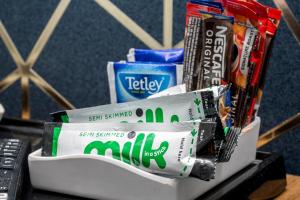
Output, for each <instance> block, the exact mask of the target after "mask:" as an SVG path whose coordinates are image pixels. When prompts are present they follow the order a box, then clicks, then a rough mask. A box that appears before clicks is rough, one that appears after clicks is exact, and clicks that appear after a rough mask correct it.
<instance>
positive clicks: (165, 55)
mask: <svg viewBox="0 0 300 200" xmlns="http://www.w3.org/2000/svg"><path fill="white" fill-rule="evenodd" d="M183 57H184V50H183V48H177V49H162V50H153V49H134V48H131V49H129V52H128V54H127V61H128V62H152V63H154V62H155V63H183Z"/></svg>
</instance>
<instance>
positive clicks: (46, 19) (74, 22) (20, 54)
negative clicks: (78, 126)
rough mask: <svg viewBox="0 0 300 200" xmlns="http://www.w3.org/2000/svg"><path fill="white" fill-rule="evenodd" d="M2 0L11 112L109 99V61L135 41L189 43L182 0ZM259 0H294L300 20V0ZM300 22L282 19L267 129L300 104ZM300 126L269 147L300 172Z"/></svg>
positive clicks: (2, 88) (1, 96)
mask: <svg viewBox="0 0 300 200" xmlns="http://www.w3.org/2000/svg"><path fill="white" fill-rule="evenodd" d="M0 2H1V4H0V20H1V24H0V33H1V36H2V38H1V39H0V80H2V81H0V102H1V103H2V104H3V106H4V107H5V110H6V114H5V115H6V116H9V117H23V118H27V119H36V120H48V119H49V113H50V112H54V111H57V110H61V109H64V108H80V107H87V106H95V105H101V104H107V103H109V102H110V99H109V91H108V81H107V73H106V64H107V61H119V60H125V59H126V57H125V56H126V54H127V52H128V49H129V48H132V47H135V48H158V49H159V48H171V47H183V43H182V40H183V35H184V27H185V25H184V23H185V1H183V0H152V1H138V0H136V1H129V0H127V1H124V0H111V1H108V0H98V1H97V0H96V1H94V0H85V1H83V0H72V1H70V0H43V1H40V0H30V1H27V0H10V1H6V0H0ZM260 2H262V3H264V4H267V5H270V6H273V7H275V6H276V5H277V6H278V5H284V3H287V5H288V6H289V8H290V10H291V12H292V13H293V15H294V16H295V18H296V19H297V20H298V22H299V21H300V4H299V1H298V0H286V1H284V0H274V2H275V3H277V4H276V5H275V4H274V2H273V1H272V0H263V1H260ZM298 27H299V24H298ZM295 30H296V29H294V31H293V29H290V28H289V27H288V25H287V23H286V21H285V19H282V20H281V24H280V27H279V30H278V33H277V36H276V38H275V41H274V46H273V51H272V54H271V58H270V61H269V69H268V73H267V80H266V86H265V90H264V95H263V101H262V104H261V107H260V111H259V116H260V117H261V119H262V127H261V133H264V132H266V131H268V130H270V129H271V128H273V127H274V126H276V125H278V124H280V123H281V122H282V121H284V120H286V119H288V118H289V117H292V116H293V115H295V114H297V113H298V112H299V111H300V101H299V99H300V82H299V77H300V48H299V41H297V39H296V38H297V37H296V36H297V35H298V36H299V34H300V32H295ZM7 47H9V48H7ZM17 68H19V69H20V70H19V71H17ZM21 77H23V78H21ZM27 77H29V78H27ZM299 132H300V127H298V128H294V129H292V130H290V131H288V132H287V133H286V134H284V135H283V136H281V137H280V138H279V139H276V140H274V141H272V142H271V143H269V144H268V145H266V146H264V147H263V148H262V150H264V151H273V152H282V153H283V154H284V157H285V162H286V167H287V172H288V173H291V174H298V175H300V167H299V166H300V159H299V154H300V145H299V144H300V133H299Z"/></svg>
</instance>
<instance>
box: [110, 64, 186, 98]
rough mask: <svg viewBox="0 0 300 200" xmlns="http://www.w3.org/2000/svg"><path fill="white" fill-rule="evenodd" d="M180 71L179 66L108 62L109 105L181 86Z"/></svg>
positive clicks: (180, 66) (180, 67) (181, 68)
mask: <svg viewBox="0 0 300 200" xmlns="http://www.w3.org/2000/svg"><path fill="white" fill-rule="evenodd" d="M182 70H183V66H182V65H179V64H168V63H141V62H140V63H120V62H108V64H107V74H108V82H109V89H110V99H111V103H123V102H129V101H136V100H140V99H145V98H147V97H149V96H151V95H153V94H156V93H158V92H160V91H163V90H165V89H167V88H169V87H172V86H175V85H178V84H181V83H182Z"/></svg>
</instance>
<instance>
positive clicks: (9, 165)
mask: <svg viewBox="0 0 300 200" xmlns="http://www.w3.org/2000/svg"><path fill="white" fill-rule="evenodd" d="M15 163H16V160H15V159H14V158H3V159H2V161H1V165H0V167H2V168H4V169H13V168H14V166H15Z"/></svg>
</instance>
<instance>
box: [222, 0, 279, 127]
mask: <svg viewBox="0 0 300 200" xmlns="http://www.w3.org/2000/svg"><path fill="white" fill-rule="evenodd" d="M219 2H221V3H222V4H223V6H224V9H225V11H224V13H225V14H226V15H229V16H234V18H235V24H234V42H235V49H234V53H233V54H234V55H233V64H232V75H231V81H232V84H233V89H232V93H233V94H232V104H233V108H232V118H233V119H234V125H235V126H241V127H244V126H246V125H247V124H249V123H251V121H253V119H254V108H255V104H256V103H258V102H259V100H258V99H259V96H258V95H259V94H261V92H260V93H259V91H261V89H260V90H259V88H262V87H263V82H264V76H265V72H266V63H267V62H265V58H266V57H267V55H268V52H269V46H270V45H269V44H270V42H271V39H272V38H273V36H274V35H275V32H276V29H277V27H278V23H279V20H280V15H281V14H280V11H278V10H277V9H274V8H270V7H267V6H264V5H262V4H260V3H258V2H256V1H247V2H246V1H236V0H235V1H233V0H222V1H219Z"/></svg>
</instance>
